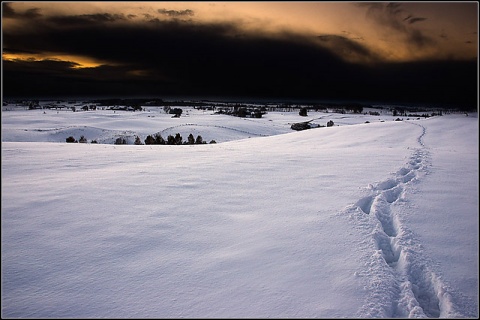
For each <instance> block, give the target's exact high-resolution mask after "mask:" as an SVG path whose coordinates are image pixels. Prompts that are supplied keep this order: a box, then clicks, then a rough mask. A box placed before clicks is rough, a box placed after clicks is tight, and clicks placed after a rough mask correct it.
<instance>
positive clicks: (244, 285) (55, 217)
mask: <svg viewBox="0 0 480 320" xmlns="http://www.w3.org/2000/svg"><path fill="white" fill-rule="evenodd" d="M152 112H154V111H151V112H150V113H149V112H143V113H118V114H117V113H115V114H113V115H112V114H107V111H99V112H97V113H95V112H84V113H72V112H70V113H68V114H67V113H66V112H65V113H63V114H62V113H61V112H59V113H58V114H57V113H56V112H54V111H52V112H51V113H49V111H47V114H43V112H42V111H41V110H36V111H8V112H3V113H2V317H46V318H58V317H75V318H82V317H87V318H92V317H117V318H123V317H141V318H147V317H154V318H161V317H211V318H212V317H215V318H223V317H277V318H285V317H297V318H305V317H307V318H310V317H316V318H318V317H320V318H331V317H335V318H336V317H424V316H427V317H439V316H440V317H476V316H478V117H477V114H471V115H470V116H469V117H465V116H464V115H458V114H452V115H444V116H442V117H433V118H429V119H419V120H417V119H409V120H406V119H404V121H393V117H392V116H391V115H382V116H380V117H379V116H367V115H340V114H323V113H312V114H310V116H311V117H310V118H309V119H308V120H310V119H313V118H315V119H318V120H315V121H317V122H318V123H319V124H322V125H325V123H326V122H327V121H328V120H330V119H333V121H335V123H336V124H337V125H338V126H337V125H336V126H334V127H329V128H318V129H313V130H307V131H301V132H295V131H292V130H291V129H290V124H291V123H293V122H299V121H304V118H302V117H299V116H298V114H295V113H269V114H267V115H266V116H265V117H264V118H263V119H255V120H259V121H255V120H254V119H240V118H234V117H228V116H221V115H211V114H206V115H204V114H203V112H202V113H201V111H193V110H191V111H190V112H189V116H188V117H185V118H184V117H183V116H182V117H181V118H178V119H171V118H170V117H165V116H164V115H162V114H161V113H160V112H158V113H156V114H154V115H155V116H154V117H152ZM195 112H198V113H195ZM149 115H150V117H149ZM107 116H108V117H107ZM220 117H221V118H220ZM219 119H221V121H220V122H218V121H219ZM177 120H180V121H178V122H174V121H177ZM152 121H157V122H152ZM365 121H369V122H370V123H365ZM192 124H193V125H192ZM93 128H94V129H95V130H94V129H93ZM168 128H170V129H168ZM181 128H182V129H187V131H190V132H191V131H192V129H194V128H196V129H198V130H199V131H198V133H199V134H201V135H202V136H203V137H204V140H207V141H209V140H210V139H215V140H216V141H217V142H221V143H217V144H207V145H194V146H157V145H149V146H145V145H143V146H136V145H122V146H117V145H113V144H111V143H110V144H90V143H88V144H67V143H64V142H63V141H65V137H66V136H68V135H70V134H74V135H75V137H76V138H77V139H78V137H79V136H80V134H84V133H88V134H90V133H91V134H92V136H91V137H90V136H87V139H88V140H89V141H90V140H91V139H94V138H98V139H99V140H101V139H104V140H103V141H104V142H105V143H107V141H114V138H115V137H116V135H119V134H122V132H127V133H128V134H131V135H132V136H134V135H135V134H140V135H142V139H144V137H145V135H147V134H152V133H155V132H160V131H162V130H163V131H162V132H164V133H166V132H170V131H168V130H171V132H179V129H181ZM167 129H168V130H167ZM200 129H201V131H200ZM42 130H47V131H42ZM82 130H83V131H82ZM187 131H184V132H185V133H182V135H183V137H184V138H186V135H187V134H188V133H186V132H187ZM82 132H83V133H82ZM228 133H230V135H229V134H228ZM124 134H125V133H124ZM194 134H195V133H194ZM162 135H163V134H162ZM166 135H167V134H165V135H163V137H164V138H165V137H166ZM220 135H221V136H220ZM99 137H100V138H99ZM222 137H226V138H222ZM249 137H250V138H249ZM109 139H110V140H109ZM222 139H224V140H223V141H222ZM52 142H55V143H52ZM452 216H455V217H454V218H453V217H452Z"/></svg>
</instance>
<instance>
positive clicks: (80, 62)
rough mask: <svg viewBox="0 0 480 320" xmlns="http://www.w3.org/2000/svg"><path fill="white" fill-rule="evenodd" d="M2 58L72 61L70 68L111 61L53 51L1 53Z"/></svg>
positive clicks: (10, 59)
mask: <svg viewBox="0 0 480 320" xmlns="http://www.w3.org/2000/svg"><path fill="white" fill-rule="evenodd" d="M2 59H3V60H7V61H48V60H50V61H59V62H68V63H72V64H73V65H72V66H71V68H72V69H86V68H96V67H99V66H101V65H105V64H109V65H114V64H112V63H105V62H100V61H98V60H95V59H91V58H89V57H83V56H77V55H68V54H55V53H3V54H2Z"/></svg>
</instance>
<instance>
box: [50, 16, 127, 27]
mask: <svg viewBox="0 0 480 320" xmlns="http://www.w3.org/2000/svg"><path fill="white" fill-rule="evenodd" d="M46 20H47V21H48V22H50V23H53V24H56V25H58V26H72V25H82V24H83V25H91V24H92V23H105V22H116V21H125V20H127V17H125V15H123V14H110V13H99V14H82V15H75V16H55V17H50V18H48V19H46Z"/></svg>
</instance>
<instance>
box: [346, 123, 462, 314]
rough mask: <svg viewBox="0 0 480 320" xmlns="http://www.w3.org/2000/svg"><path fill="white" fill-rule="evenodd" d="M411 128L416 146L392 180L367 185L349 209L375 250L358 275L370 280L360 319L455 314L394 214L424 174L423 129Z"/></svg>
mask: <svg viewBox="0 0 480 320" xmlns="http://www.w3.org/2000/svg"><path fill="white" fill-rule="evenodd" d="M410 124H412V125H417V126H420V127H421V128H422V133H421V135H420V136H419V137H418V139H417V142H418V143H419V144H420V147H419V148H416V149H414V152H413V153H412V155H411V156H410V159H409V160H408V162H407V163H406V165H405V166H404V167H402V168H400V169H399V170H398V171H397V172H396V173H395V176H394V177H392V178H389V179H386V180H384V181H382V182H378V183H375V184H372V185H369V188H370V190H371V192H370V193H371V194H370V195H368V196H366V197H363V198H361V199H359V200H358V201H357V202H356V203H355V204H354V205H353V206H350V207H348V208H347V210H349V211H350V213H351V214H352V217H353V216H356V217H357V219H356V220H357V223H358V222H362V221H363V222H364V223H363V225H364V226H366V229H367V232H368V233H370V234H371V236H372V237H371V241H372V243H373V244H374V245H375V246H376V248H375V249H376V250H375V252H374V254H373V255H372V257H371V259H370V262H368V263H367V264H366V269H365V270H364V271H362V272H360V275H364V276H365V277H367V279H368V280H369V284H368V285H367V287H366V288H365V289H366V290H367V292H368V294H369V297H368V298H367V300H366V301H367V305H365V306H363V308H362V310H360V316H361V317H391V318H393V317H400V318H405V317H409V318H418V317H420V318H424V317H428V318H438V317H449V316H452V314H453V315H454V314H455V312H454V310H453V307H452V303H451V301H450V295H449V294H448V293H447V292H446V289H445V285H444V284H443V283H442V281H441V280H440V279H439V278H438V277H437V276H436V275H435V273H434V272H432V271H431V270H430V269H429V267H428V266H429V264H428V262H427V258H426V257H424V254H422V250H421V245H420V244H419V243H418V241H417V240H416V239H415V236H414V235H413V233H412V232H411V231H410V230H409V229H408V228H407V227H406V226H405V225H404V223H402V219H401V218H402V217H401V216H399V215H398V213H397V212H396V211H395V210H394V209H395V206H397V205H401V204H402V202H406V198H405V197H406V191H407V190H408V188H409V187H410V185H411V184H412V183H414V182H416V181H418V180H419V179H420V178H421V177H423V176H424V175H425V174H427V173H428V166H429V162H430V160H429V159H430V155H429V152H428V150H427V148H426V147H425V145H424V143H423V137H424V135H425V133H426V130H425V127H423V126H421V125H418V124H415V123H410ZM372 227H373V230H372ZM379 274H381V275H382V276H379Z"/></svg>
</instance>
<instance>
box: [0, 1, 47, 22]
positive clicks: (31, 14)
mask: <svg viewBox="0 0 480 320" xmlns="http://www.w3.org/2000/svg"><path fill="white" fill-rule="evenodd" d="M2 6H3V18H27V19H34V18H38V17H41V16H42V14H41V13H40V9H38V8H31V9H28V10H26V11H25V12H21V13H19V12H16V11H15V10H14V9H13V8H12V6H11V3H8V2H5V3H2Z"/></svg>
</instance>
